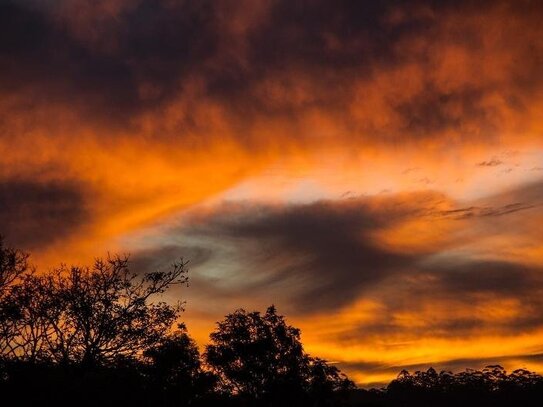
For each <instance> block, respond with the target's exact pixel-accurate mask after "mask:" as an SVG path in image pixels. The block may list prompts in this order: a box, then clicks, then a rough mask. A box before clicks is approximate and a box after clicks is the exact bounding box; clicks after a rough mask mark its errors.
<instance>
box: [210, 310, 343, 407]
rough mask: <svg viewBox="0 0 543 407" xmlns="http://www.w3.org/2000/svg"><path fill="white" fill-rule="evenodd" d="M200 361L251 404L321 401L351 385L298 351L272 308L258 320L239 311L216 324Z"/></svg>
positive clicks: (292, 332)
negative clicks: (313, 398) (317, 395)
mask: <svg viewBox="0 0 543 407" xmlns="http://www.w3.org/2000/svg"><path fill="white" fill-rule="evenodd" d="M210 338H211V342H212V343H211V344H210V345H208V346H207V347H206V351H205V355H204V357H205V360H206V362H207V364H208V365H209V366H210V367H211V369H212V370H213V371H214V372H215V373H216V374H217V375H218V376H219V377H220V378H221V382H222V385H223V386H224V388H225V389H226V390H228V391H230V392H232V393H234V394H236V395H237V396H238V397H240V398H243V399H247V400H252V401H254V402H257V403H269V404H272V405H274V404H280V405H296V404H298V403H308V402H309V401H310V400H311V399H312V397H313V396H314V395H315V394H316V393H317V391H318V392H320V393H319V396H320V398H321V402H324V401H325V400H326V399H327V398H331V397H333V396H335V395H336V394H335V393H336V392H337V391H339V390H345V389H349V388H350V387H351V386H352V383H351V382H350V381H349V380H348V379H347V378H346V377H344V376H342V375H340V374H339V372H338V371H337V369H335V368H331V367H329V366H328V365H327V364H326V362H325V361H323V360H320V359H312V358H311V357H309V356H308V355H307V354H306V353H305V352H304V350H303V347H302V343H301V341H300V330H299V329H297V328H294V327H292V326H290V325H287V324H286V322H285V320H284V317H283V316H280V315H278V314H277V312H276V309H275V307H274V306H271V307H269V308H268V309H267V311H266V313H265V314H264V315H261V314H260V313H259V312H246V311H245V310H243V309H239V310H237V311H235V312H234V313H232V314H229V315H227V316H226V318H225V319H224V320H223V321H221V322H219V323H218V326H217V329H216V330H215V332H213V333H212V334H211V335H210Z"/></svg>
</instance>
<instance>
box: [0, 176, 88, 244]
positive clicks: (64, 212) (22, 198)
mask: <svg viewBox="0 0 543 407" xmlns="http://www.w3.org/2000/svg"><path fill="white" fill-rule="evenodd" d="M89 216H90V215H89V213H88V211H87V210H86V207H85V200H84V196H83V194H82V193H81V191H80V189H79V188H78V187H77V186H75V185H73V184H67V183H55V182H50V183H45V184H44V183H37V182H33V181H29V180H14V181H0V234H2V235H3V236H4V237H5V239H6V241H8V242H9V243H10V244H12V245H14V246H18V247H21V248H22V249H25V250H30V249H38V248H43V247H45V246H47V245H49V244H51V243H53V242H55V241H57V240H58V239H61V238H65V237H67V236H68V235H69V234H70V233H72V232H74V231H75V230H78V229H79V228H81V227H82V224H83V223H85V222H87V221H88V220H89Z"/></svg>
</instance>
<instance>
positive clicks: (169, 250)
mask: <svg viewBox="0 0 543 407" xmlns="http://www.w3.org/2000/svg"><path fill="white" fill-rule="evenodd" d="M211 254H212V252H211V250H210V249H207V248H204V247H198V246H178V245H166V246H161V247H160V248H158V249H148V250H140V251H138V252H136V253H135V254H134V255H131V258H130V264H131V267H132V268H133V269H134V271H143V272H147V271H152V270H163V269H165V268H167V267H169V266H170V265H171V264H172V263H173V262H175V261H179V260H181V259H183V261H189V263H190V267H191V268H192V267H197V266H199V265H201V264H203V263H205V262H207V261H208V260H209V259H210V258H211Z"/></svg>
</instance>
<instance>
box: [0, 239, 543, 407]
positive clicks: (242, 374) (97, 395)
mask: <svg viewBox="0 0 543 407" xmlns="http://www.w3.org/2000/svg"><path fill="white" fill-rule="evenodd" d="M28 259H29V257H28V255H27V254H26V253H23V252H21V251H19V250H16V249H13V248H9V247H6V246H5V245H4V244H3V242H2V240H1V239H0V392H1V394H2V398H3V401H6V400H16V402H17V405H32V406H34V405H43V406H63V405H78V406H168V407H169V406H211V405H213V406H214V405H221V406H269V407H271V406H383V407H386V406H405V407H409V406H486V405H492V406H517V405H522V406H536V405H538V406H539V405H540V402H541V400H543V377H542V376H540V375H538V374H536V373H533V372H530V371H527V370H523V369H519V370H515V371H513V372H512V373H509V374H508V373H507V372H506V371H505V370H504V369H503V368H502V367H501V366H497V365H496V366H488V367H486V368H485V369H483V370H481V371H478V370H466V371H464V372H461V373H456V374H453V373H452V372H448V371H442V372H440V373H437V372H436V371H435V370H434V369H432V368H430V369H428V370H427V371H417V372H415V373H414V374H410V373H409V372H407V371H402V372H401V373H400V374H399V375H398V377H397V379H395V380H393V381H392V382H391V383H390V384H389V385H388V386H387V387H386V388H383V389H373V390H362V389H357V388H356V387H355V386H354V383H353V382H352V381H351V380H349V379H348V378H347V377H346V376H345V375H344V374H342V373H341V372H340V371H339V369H338V368H337V367H335V366H332V365H330V364H328V363H327V362H326V361H324V360H322V359H319V358H315V357H312V356H310V355H308V354H307V353H306V352H305V351H304V349H303V346H302V343H301V339H300V330H299V329H297V328H295V327H292V326H290V325H288V324H287V323H286V321H285V319H284V317H283V316H281V315H279V314H278V313H277V310H276V309H275V307H273V306H271V307H269V308H268V309H267V311H266V312H265V313H264V314H261V313H259V312H246V311H245V310H242V309H239V310H236V311H235V312H233V313H232V314H229V315H227V316H226V317H225V318H224V320H222V321H220V322H218V323H217V328H216V330H215V331H214V332H212V333H211V335H210V343H209V345H207V346H206V348H205V351H204V352H203V354H200V353H199V350H198V347H197V345H196V343H195V342H194V341H193V340H192V339H191V338H190V336H189V334H188V332H187V329H186V327H185V325H184V324H182V323H180V322H179V317H180V314H181V312H182V310H183V309H182V303H177V304H171V303H166V302H164V301H163V300H162V297H161V294H163V293H164V292H165V291H167V290H168V289H169V288H171V287H172V286H174V285H183V284H186V283H187V281H188V278H187V270H186V263H185V262H183V261H182V260H181V261H179V262H177V263H174V264H173V265H172V266H171V267H170V269H169V270H167V271H154V272H150V273H144V274H138V273H133V272H132V271H130V268H129V262H128V259H127V258H121V257H111V258H108V259H107V260H96V261H95V263H94V264H93V266H92V267H89V268H86V267H66V266H62V267H60V268H58V269H56V270H53V271H51V272H48V273H44V274H41V273H38V272H36V270H35V269H34V268H33V267H32V266H31V265H30V263H29V261H28Z"/></svg>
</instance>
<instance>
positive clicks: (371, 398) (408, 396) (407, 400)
mask: <svg viewBox="0 0 543 407" xmlns="http://www.w3.org/2000/svg"><path fill="white" fill-rule="evenodd" d="M542 402H543V376H541V375H538V374H536V373H534V372H531V371H528V370H526V369H517V370H514V371H512V372H511V373H509V374H508V373H507V372H506V370H505V369H504V368H503V367H502V366H499V365H491V366H487V367H485V368H484V369H482V370H475V369H467V370H465V371H463V372H459V373H456V374H454V373H452V372H450V371H441V372H440V373H438V372H437V371H436V370H435V369H433V368H430V369H428V370H427V371H416V372H415V373H414V374H410V373H409V372H408V371H406V370H403V371H402V372H400V374H399V375H398V377H397V378H396V379H395V380H393V381H391V382H390V383H389V385H388V386H387V387H386V388H383V389H372V390H357V391H356V392H353V393H352V397H351V403H352V404H353V405H359V406H383V407H386V406H391V407H392V406H405V407H410V406H413V407H415V406H417V407H420V406H498V407H499V406H504V407H505V406H534V407H535V406H541V405H542Z"/></svg>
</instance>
